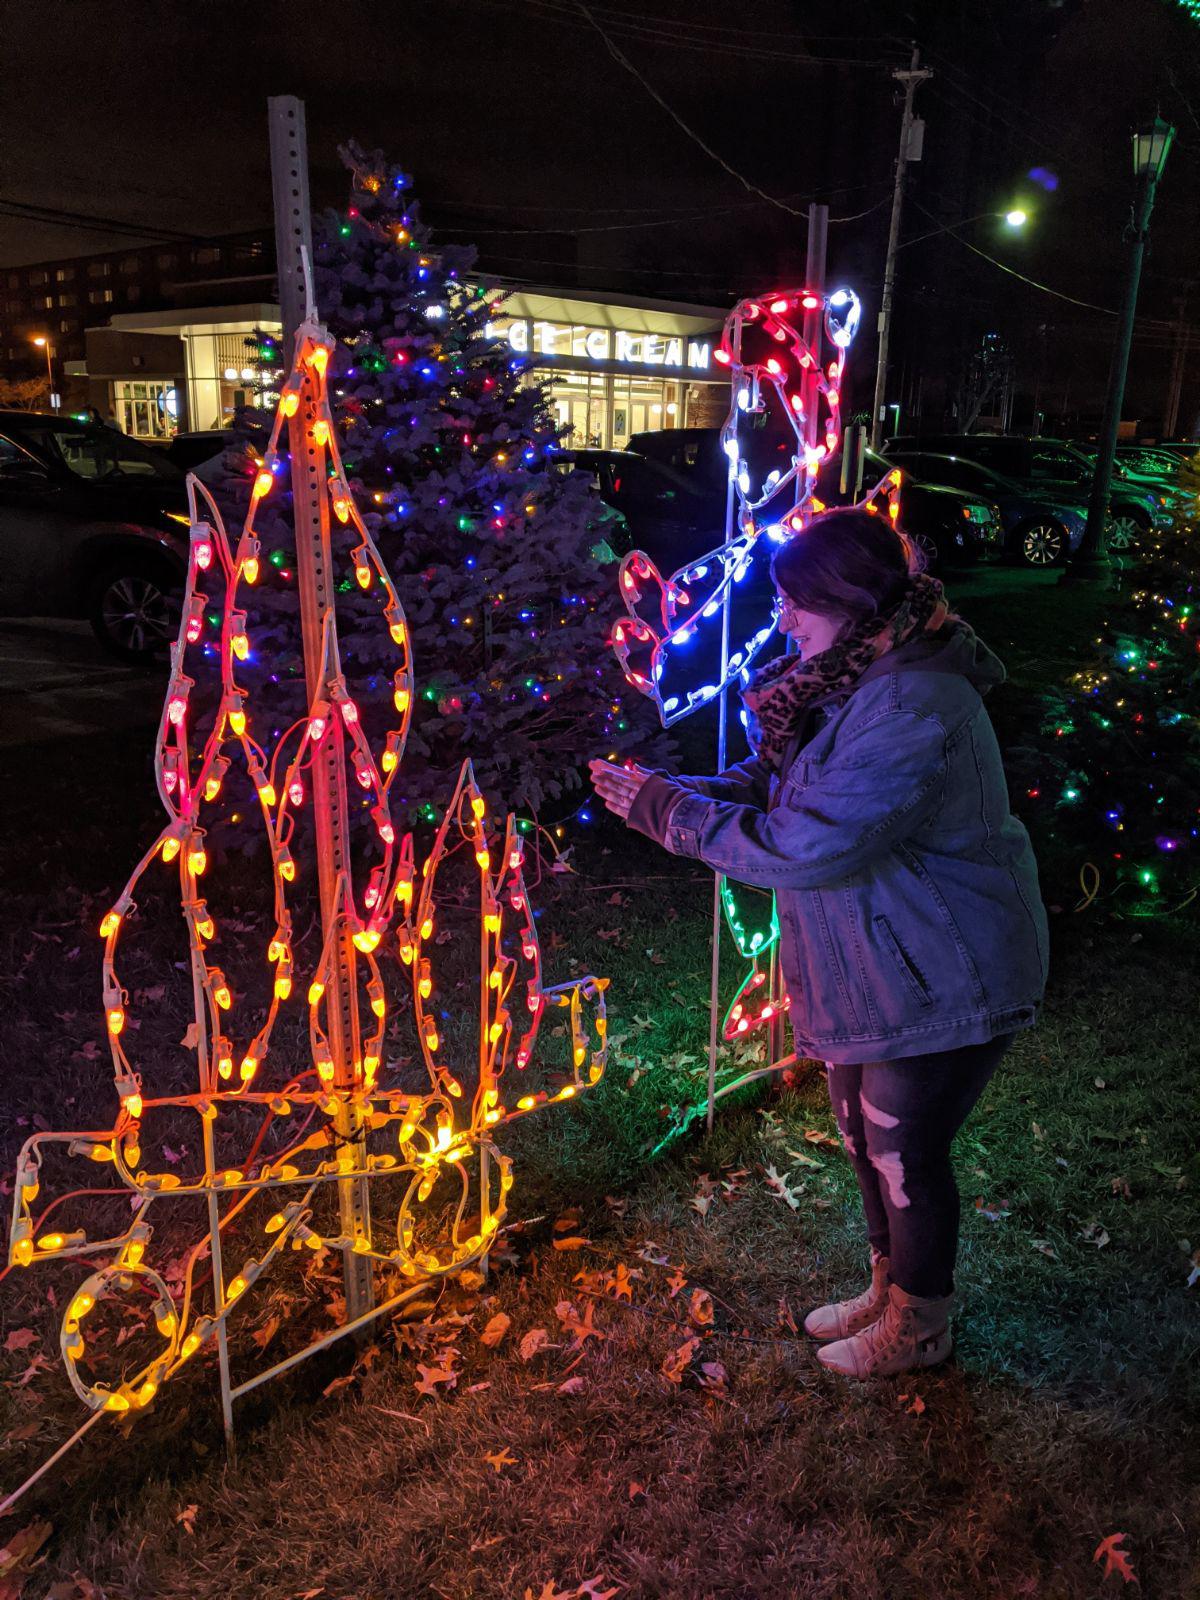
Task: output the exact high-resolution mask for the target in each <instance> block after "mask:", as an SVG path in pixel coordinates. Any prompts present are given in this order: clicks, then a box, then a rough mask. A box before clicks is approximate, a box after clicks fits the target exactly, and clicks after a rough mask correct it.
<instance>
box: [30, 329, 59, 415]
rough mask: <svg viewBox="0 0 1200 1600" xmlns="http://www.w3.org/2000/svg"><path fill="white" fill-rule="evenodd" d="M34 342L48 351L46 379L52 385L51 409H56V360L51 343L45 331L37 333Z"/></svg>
mask: <svg viewBox="0 0 1200 1600" xmlns="http://www.w3.org/2000/svg"><path fill="white" fill-rule="evenodd" d="M33 342H34V344H35V345H37V347H38V349H39V350H44V351H45V352H46V380H47V382H48V383H49V385H50V409H51V411H54V410H56V409H57V407H56V406H55V403H54V398H55V397H54V362H53V353H52V348H51V344H50V341H49V339H47V337H46V335H45V334H44V333H39V334H36V335H35V336H34V340H33Z"/></svg>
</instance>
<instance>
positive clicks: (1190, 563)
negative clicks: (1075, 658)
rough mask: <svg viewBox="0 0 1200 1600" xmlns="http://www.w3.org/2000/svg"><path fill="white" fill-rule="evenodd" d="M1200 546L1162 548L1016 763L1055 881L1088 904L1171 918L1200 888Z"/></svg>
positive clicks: (1017, 800) (1016, 782)
mask: <svg viewBox="0 0 1200 1600" xmlns="http://www.w3.org/2000/svg"><path fill="white" fill-rule="evenodd" d="M1198 572H1200V535H1198V534H1197V531H1196V527H1195V525H1194V524H1191V525H1188V526H1186V527H1183V528H1180V529H1178V530H1177V531H1173V532H1170V533H1168V534H1166V535H1165V536H1163V537H1162V538H1161V539H1160V540H1159V541H1158V543H1157V544H1156V545H1155V546H1154V547H1153V549H1152V550H1151V551H1150V552H1148V554H1147V557H1146V559H1145V561H1144V562H1143V563H1142V564H1141V565H1140V566H1139V568H1138V569H1137V572H1136V576H1135V578H1134V581H1133V584H1132V586H1131V588H1130V590H1129V592H1128V593H1127V595H1125V596H1124V597H1121V598H1118V597H1114V601H1113V605H1112V608H1111V610H1110V612H1109V616H1108V618H1107V620H1106V621H1105V623H1104V625H1103V627H1102V629H1101V630H1100V632H1099V634H1098V635H1097V637H1096V640H1095V660H1094V661H1092V662H1091V663H1089V665H1088V666H1086V667H1085V668H1083V669H1082V670H1081V671H1079V672H1077V673H1075V674H1073V675H1072V676H1071V678H1070V679H1069V680H1068V683H1067V685H1066V687H1065V689H1064V690H1062V691H1061V692H1060V691H1054V692H1052V693H1049V694H1047V695H1046V697H1045V702H1044V717H1043V721H1042V725H1041V738H1040V740H1039V742H1038V746H1037V748H1036V749H1033V748H1026V749H1024V750H1020V751H1017V752H1014V753H1013V759H1011V760H1010V775H1011V776H1012V779H1013V788H1014V796H1013V799H1014V804H1015V805H1016V807H1017V808H1018V809H1019V810H1020V812H1021V814H1022V815H1023V816H1024V817H1025V818H1026V820H1027V821H1028V822H1029V823H1030V826H1031V828H1032V829H1033V831H1034V834H1035V839H1036V840H1037V843H1038V846H1039V856H1040V857H1041V859H1042V862H1043V873H1044V875H1045V876H1047V877H1048V878H1049V879H1050V881H1051V883H1052V884H1056V885H1058V886H1061V885H1063V884H1065V883H1066V882H1067V881H1068V880H1069V879H1074V878H1075V877H1076V875H1078V874H1079V873H1082V875H1083V887H1084V891H1085V896H1087V897H1090V896H1092V895H1094V894H1099V895H1100V896H1101V897H1103V898H1104V899H1106V900H1107V899H1108V897H1109V896H1115V897H1116V898H1115V900H1114V901H1113V904H1114V905H1115V906H1116V908H1117V909H1127V910H1130V911H1137V912H1140V913H1142V914H1147V915H1149V914H1153V913H1155V912H1156V911H1159V910H1166V909H1170V908H1171V907H1173V906H1176V905H1178V904H1179V903H1180V901H1181V900H1183V899H1185V898H1187V897H1188V896H1189V895H1190V894H1191V892H1192V890H1193V889H1195V888H1196V886H1197V885H1198V884H1200V577H1198V576H1197V573H1198Z"/></svg>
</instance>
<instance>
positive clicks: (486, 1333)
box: [479, 1311, 512, 1349]
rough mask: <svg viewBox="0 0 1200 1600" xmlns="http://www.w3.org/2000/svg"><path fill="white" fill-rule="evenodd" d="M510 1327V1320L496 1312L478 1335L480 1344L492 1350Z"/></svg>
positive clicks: (501, 1312) (508, 1317)
mask: <svg viewBox="0 0 1200 1600" xmlns="http://www.w3.org/2000/svg"><path fill="white" fill-rule="evenodd" d="M511 1326H512V1318H511V1317H510V1316H507V1315H506V1314H505V1313H504V1312H503V1311H497V1313H496V1315H495V1316H494V1317H493V1318H492V1319H491V1321H490V1322H489V1323H488V1325H487V1327H486V1328H485V1329H484V1330H483V1332H482V1333H481V1334H480V1335H479V1342H480V1344H486V1345H487V1346H488V1347H489V1348H490V1349H491V1348H494V1347H495V1346H496V1345H498V1344H499V1343H500V1341H501V1339H503V1337H504V1335H505V1334H506V1333H507V1332H508V1330H509V1328H510V1327H511Z"/></svg>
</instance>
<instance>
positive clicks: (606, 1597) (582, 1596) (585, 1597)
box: [575, 1572, 625, 1600]
mask: <svg viewBox="0 0 1200 1600" xmlns="http://www.w3.org/2000/svg"><path fill="white" fill-rule="evenodd" d="M606 1581H607V1580H606V1578H605V1576H604V1574H603V1573H602V1572H598V1573H597V1574H596V1576H595V1577H594V1578H585V1579H584V1580H583V1582H582V1583H581V1584H580V1585H579V1588H578V1589H576V1591H575V1593H576V1595H577V1596H578V1600H612V1597H613V1595H615V1594H620V1592H621V1590H622V1589H623V1588H624V1587H625V1585H624V1584H622V1583H619V1584H618V1585H617V1586H616V1588H615V1589H606V1588H604V1584H605V1583H606Z"/></svg>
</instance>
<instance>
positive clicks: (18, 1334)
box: [4, 1328, 38, 1350]
mask: <svg viewBox="0 0 1200 1600" xmlns="http://www.w3.org/2000/svg"><path fill="white" fill-rule="evenodd" d="M37 1342H38V1336H37V1334H36V1333H34V1331H33V1329H32V1328H14V1329H13V1331H12V1332H11V1333H10V1334H9V1336H8V1338H7V1339H5V1341H4V1348H5V1349H6V1350H28V1349H29V1346H30V1345H31V1344H36V1343H37Z"/></svg>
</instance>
